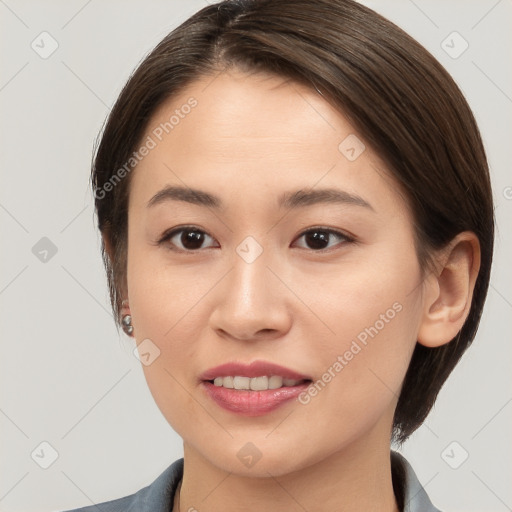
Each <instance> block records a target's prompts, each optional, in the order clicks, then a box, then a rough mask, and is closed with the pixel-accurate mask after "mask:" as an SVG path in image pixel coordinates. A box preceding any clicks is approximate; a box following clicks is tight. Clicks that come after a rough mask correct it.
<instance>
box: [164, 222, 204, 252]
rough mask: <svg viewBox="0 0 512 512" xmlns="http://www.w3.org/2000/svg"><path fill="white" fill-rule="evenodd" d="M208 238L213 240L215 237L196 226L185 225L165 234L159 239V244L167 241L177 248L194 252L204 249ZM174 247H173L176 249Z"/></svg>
mask: <svg viewBox="0 0 512 512" xmlns="http://www.w3.org/2000/svg"><path fill="white" fill-rule="evenodd" d="M208 239H210V240H213V238H212V237H211V236H210V235H208V234H207V233H205V232H204V231H202V230H200V229H197V228H194V227H188V228H187V227H184V228H180V229H175V230H173V231H171V232H170V233H168V234H165V235H164V236H163V237H162V239H161V240H160V241H159V244H162V243H165V244H167V245H171V246H174V247H176V248H177V250H181V251H187V252H192V251H197V250H199V249H204V248H205V247H203V244H204V243H205V242H206V241H208ZM174 247H171V249H174ZM206 248H207V247H206Z"/></svg>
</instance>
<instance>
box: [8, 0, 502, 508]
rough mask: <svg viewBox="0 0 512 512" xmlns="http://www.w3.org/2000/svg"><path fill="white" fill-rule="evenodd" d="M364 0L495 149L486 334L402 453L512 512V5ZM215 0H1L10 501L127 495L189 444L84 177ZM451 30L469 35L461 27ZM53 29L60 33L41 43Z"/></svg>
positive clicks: (445, 499) (445, 497) (429, 486)
mask: <svg viewBox="0 0 512 512" xmlns="http://www.w3.org/2000/svg"><path fill="white" fill-rule="evenodd" d="M363 3H365V4H367V5H368V6H370V7H372V8H374V9H376V10H377V11H379V12H381V13H382V14H384V15H385V16H387V17H388V18H390V19H392V20H393V21H395V22H396V23H397V24H398V25H400V26H401V27H402V28H404V29H405V30H406V31H408V32H409V33H410V34H411V35H412V36H413V37H415V38H416V39H418V40H419V41H420V42H421V43H422V44H423V45H425V46H426V47H427V48H428V49H429V50H430V51H431V52H432V53H433V54H434V55H435V56H436V57H437V58H438V59H439V61H440V62H441V63H442V64H443V65H444V66H445V67H446V68H447V69H448V71H449V72H450V73H451V74H452V75H453V77H454V78H455V79H456V81H457V82H458V84H459V85H460V86H461V88H462V90H463V91H464V93H465V95H466V97H467V99H468V101H469V103H470V105H471V107H472V109H473V111H474V113H475V115H476V118H477V121H478V123H479V125H480V128H481V131H482V136H483V139H484V143H485V145H486V148H487V151H488V157H489V161H490V166H491V170H492V180H493V185H494V195H495V200H496V216H497V221H498V232H497V241H496V258H495V266H494V271H493V276H492V285H491V288H490V291H489V296H488V300H487V305H486V309H485V313H484V316H483V319H482V323H481V328H480V331H479V334H478V336H477V339H476V341H475V343H474V345H473V346H472V347H471V349H470V350H469V352H468V353H466V355H465V356H464V357H463V360H462V361H461V363H460V365H459V366H458V367H457V368H456V370H455V371H454V373H453V374H452V376H451V377H450V379H449V381H448V382H447V384H446V386H445V387H444V388H443V390H442V391H441V393H440V396H439V399H438V401H437V404H436V407H435V410H434V411H433V412H432V413H431V414H430V416H429V418H428V420H427V422H426V423H425V424H424V425H423V426H422V427H421V428H420V429H419V430H418V431H417V433H415V434H414V435H413V436H412V438H411V439H410V440H409V441H408V442H407V444H406V445H404V447H403V450H402V451H403V453H404V454H405V456H406V457H407V458H408V459H409V460H410V462H411V464H412V465H413V467H414V469H415V470H416V473H417V474H418V477H419V478H420V480H421V482H422V483H423V484H424V486H425V488H426V490H427V492H428V493H429V495H430V496H431V499H432V501H433V502H434V503H435V504H436V505H437V506H438V507H439V508H440V509H442V510H443V511H454V512H455V511H466V512H469V511H479V512H485V511H496V512H501V511H506V510H512V491H511V486H510V482H511V481H512V474H511V473H512V469H511V465H510V461H511V460H512V449H511V438H510V431H511V429H510V427H511V424H512V403H511V402H512V389H511V385H510V368H511V364H510V363H511V352H512V348H511V344H510V340H511V336H510V335H511V322H510V317H511V314H512V291H511V288H512V287H511V284H512V279H511V270H510V264H508V265H507V264H506V261H508V262H510V260H511V259H510V258H511V253H512V239H511V238H512V237H511V234H512V233H511V230H510V219H511V213H512V175H511V172H510V162H511V147H512V139H511V125H512V123H511V121H512V99H511V97H512V67H511V65H510V63H511V62H512V36H511V33H512V31H511V30H510V27H511V26H512V24H511V22H512V2H511V1H510V0H501V1H497V0H479V1H468V0H464V1H463V0H459V1H454V0H450V1H440V0H439V1H433V0H414V1H412V0H393V1H392V0H385V1H383V0H382V1H364V2H363ZM205 5H206V2H205V1H204V0H186V1H185V0H180V1H177V0H173V1H170V0H166V1H157V0H152V1H149V2H142V1H133V0H130V1H127V0H124V1H121V0H115V1H113V0H111V1H109V2H105V1H104V2H100V1H98V0H89V1H84V0H65V1H64V0H58V1H57V0H53V1H46V2H37V1H27V0H0V15H1V30H0V38H1V46H0V48H1V52H2V67H1V77H0V108H1V117H0V129H1V141H2V151H1V156H0V157H1V169H2V174H1V185H0V225H1V230H2V231H1V240H2V251H1V258H2V259H1V267H0V268H1V274H0V315H1V317H0V318H1V329H2V330H1V343H2V350H1V354H2V356H1V360H0V361H1V362H0V364H1V372H0V379H1V383H0V384H1V385H0V393H1V395H0V399H1V402H0V407H1V408H0V429H1V432H2V455H1V458H0V465H1V466H0V471H1V478H0V510H1V511H2V512H4V511H5V512H12V511H22V510H23V511H25V512H30V511H35V510H38V511H52V510H62V509H65V508H71V507H77V506H79V505H88V504H91V503H93V502H99V501H104V500H107V499H113V498H117V497H120V496H123V495H126V494H130V493H132V492H135V491H136V490H138V489H139V488H141V487H143V486H145V485H147V484H148V483H150V482H151V481H152V480H153V479H154V478H156V476H158V475H159V474H160V473H161V471H163V469H165V468H166V467H167V466H168V465H169V464H170V463H171V462H172V461H174V460H175V459H176V458H178V457H180V456H181V455H182V446H181V439H180V438H179V437H178V436H177V435H176V434H175V433H174V432H173V431H172V430H171V428H170V427H169V426H168V424H167V422H166V421H165V419H164V418H163V416H162V415H161V413H160V411H159V410H158V408H157V406H156V405H155V404H154V402H153V399H152V397H151V395H150V393H149V390H148V389H147V385H146V382H145V380H144V376H143V373H142V369H141V366H140V363H139V361H138V360H137V359H136V358H135V357H134V356H133V354H132V350H133V348H134V347H135V344H134V341H133V340H131V339H128V338H126V337H125V336H124V335H123V334H118V332H117V331H116V329H115V327H114V322H113V320H112V316H111V312H110V307H109V303H108V296H107V288H106V280H105V278H104V271H103V268H102V263H101V260H100V253H99V236H98V233H97V232H96V229H95V224H94V217H93V207H92V195H91V193H90V192H89V190H88V176H89V165H90V161H91V153H92V143H93V140H94V139H95V137H96V135H97V133H98V132H99V130H100V128H101V125H102V123H103V120H104V118H105V117H106V115H107V113H108V110H109V106H111V105H112V104H113V102H114V101H115V99H116V97H117V95H118V94H119V92H120V89H121V87H122V85H123V84H124V82H125V80H126V79H127V77H128V75H129V73H130V72H131V71H132V69H133V68H134V67H135V66H136V65H137V63H138V62H139V61H140V60H141V58H142V57H143V56H144V55H145V54H146V53H147V52H148V51H149V50H150V49H151V48H152V47H153V46H154V45H155V44H156V43H157V42H158V41H159V40H160V39H161V38H162V37H163V36H164V35H165V34H167V33H168V32H169V31H170V30H171V29H172V28H174V27H175V26H177V25H178V24H179V23H181V22H182V21H184V20H185V19H186V18H187V17H188V16H190V15H191V14H192V13H193V12H195V11H196V10H198V9H199V8H201V7H204V6H205ZM43 31H46V32H48V33H49V34H51V36H40V34H41V32H43ZM454 31H456V32H458V33H459V34H460V36H461V37H462V38H463V39H461V37H459V36H457V35H455V36H453V35H452V36H450V37H449V38H448V39H447V37H448V36H449V35H450V34H452V32H454ZM42 38H43V39H42ZM52 40H55V41H57V43H58V48H57V49H56V51H55V52H54V53H53V54H52V55H50V56H47V58H42V57H41V56H40V53H41V52H45V51H46V52H48V51H49V50H50V49H51V44H54V43H52ZM464 40H465V41H467V42H468V43H469V47H468V49H467V50H466V51H465V52H464V53H462V54H461V55H460V56H457V58H454V56H455V55H456V54H457V53H459V52H460V51H461V50H462V49H463V48H464ZM33 41H35V43H34V45H36V48H38V52H39V53H38V52H36V51H35V50H34V49H33V48H32V47H31V44H32V42H33ZM443 41H445V43H443ZM37 45H38V46H37ZM450 47H451V48H450ZM447 52H448V53H447ZM449 53H451V55H449ZM43 237H47V238H48V239H50V240H51V242H52V243H53V244H54V245H55V248H56V249H57V252H56V253H55V254H52V251H51V248H49V246H48V241H42V242H40V239H41V238H43ZM38 243H39V245H36V244H38ZM34 246H36V249H34V251H33V247H34ZM45 248H46V250H49V252H48V253H44V249H45ZM34 252H35V254H34ZM44 257H46V261H41V258H43V259H44ZM42 442H46V443H49V444H50V445H51V447H53V450H55V451H56V452H57V454H58V457H57V459H56V460H55V461H54V462H53V463H52V464H51V465H49V467H48V468H47V469H43V468H42V467H41V465H48V464H50V463H51V462H52V457H51V455H52V448H50V447H49V446H48V445H45V444H43V445H41V443H42ZM454 442H455V444H453V443H454ZM466 452H467V454H468V458H467V460H464V457H465V456H466ZM452 466H457V468H456V469H455V468H454V467H452Z"/></svg>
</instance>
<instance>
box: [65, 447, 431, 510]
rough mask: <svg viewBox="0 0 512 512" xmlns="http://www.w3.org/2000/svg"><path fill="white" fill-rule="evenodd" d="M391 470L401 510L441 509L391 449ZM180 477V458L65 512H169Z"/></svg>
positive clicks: (181, 473) (402, 458) (409, 467)
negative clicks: (136, 485) (127, 488)
mask: <svg viewBox="0 0 512 512" xmlns="http://www.w3.org/2000/svg"><path fill="white" fill-rule="evenodd" d="M391 473H392V478H393V489H394V492H395V496H396V498H397V502H398V506H399V508H400V510H401V512H440V511H439V510H438V509H437V508H435V507H434V505H432V503H431V501H430V499H429V497H428V495H427V493H426V492H425V489H423V487H422V485H421V484H420V482H419V480H418V478H417V477H416V474H415V473H414V470H413V469H412V467H411V465H410V464H409V462H408V461H407V460H406V459H405V457H403V455H401V454H400V453H398V452H395V451H393V450H391ZM182 477H183V459H178V460H177V461H175V462H173V463H172V464H171V465H170V466H169V467H168V468H167V469H165V470H164V471H163V472H162V473H161V474H160V475H159V476H158V477H157V478H156V480H155V481H154V482H153V483H151V484H150V485H148V486H146V487H144V488H143V489H140V490H139V491H137V492H136V493H134V494H131V495H130V496H124V497H123V498H119V499H116V500H111V501H108V502H103V503H98V504H96V505H91V506H87V507H83V508H79V509H74V510H69V511H67V512H172V508H173V502H174V494H175V492H176V489H177V488H178V485H179V483H180V481H181V479H182Z"/></svg>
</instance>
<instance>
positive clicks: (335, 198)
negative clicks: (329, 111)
mask: <svg viewBox="0 0 512 512" xmlns="http://www.w3.org/2000/svg"><path fill="white" fill-rule="evenodd" d="M166 201H184V202H187V203H191V204H195V205H198V206H204V207H207V208H213V209H215V210H220V209H222V208H223V202H222V199H220V197H218V196H215V195H213V194H211V193H209V192H205V191H203V190H199V189H194V188H190V187H180V186H167V187H165V188H163V189H162V190H160V191H159V192H157V193H156V194H155V195H154V196H153V197H152V198H151V199H150V200H149V201H148V203H147V207H148V208H150V207H153V206H156V205H157V204H161V203H164V202H166ZM319 203H335V204H350V205H355V206H362V207H364V208H368V209H370V210H372V211H375V210H374V208H373V207H372V205H371V204H370V203H368V201H365V200H364V199H363V198H362V197H360V196H358V195H355V194H350V193H348V192H346V191H344V190H340V189H336V188H322V189H314V190H306V189H299V190H295V191H292V192H285V193H283V194H281V195H280V196H279V198H278V203H277V206H278V207H279V208H289V209H294V208H301V207H305V206H311V205H315V204H319Z"/></svg>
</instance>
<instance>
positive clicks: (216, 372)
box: [200, 361, 311, 380]
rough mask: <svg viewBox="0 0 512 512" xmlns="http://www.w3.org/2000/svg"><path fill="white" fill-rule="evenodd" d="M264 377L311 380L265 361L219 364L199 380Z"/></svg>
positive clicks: (203, 374) (204, 373)
mask: <svg viewBox="0 0 512 512" xmlns="http://www.w3.org/2000/svg"><path fill="white" fill-rule="evenodd" d="M264 375H267V376H269V377H270V376H272V375H279V376H281V377H284V378H285V379H294V380H311V377H309V376H307V375H303V374H301V373H298V372H296V371H294V370H291V369H290V368H285V367H284V366H280V365H278V364H274V363H270V362H267V361H253V362H252V363H248V364H244V363H238V362H232V363H225V364H221V365H220V366H215V367H214V368H210V369H209V370H206V371H205V372H203V373H202V374H201V376H200V378H201V380H213V379H215V378H216V377H230V376H231V377H236V376H239V377H262V376H264Z"/></svg>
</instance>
